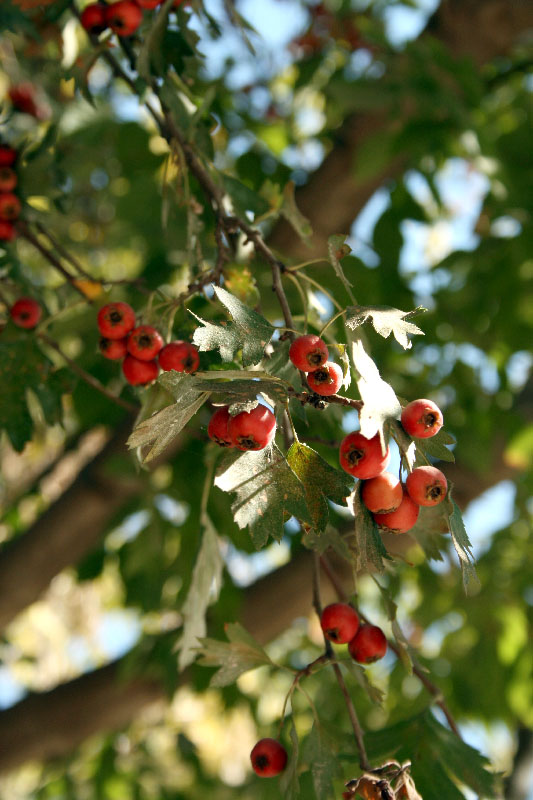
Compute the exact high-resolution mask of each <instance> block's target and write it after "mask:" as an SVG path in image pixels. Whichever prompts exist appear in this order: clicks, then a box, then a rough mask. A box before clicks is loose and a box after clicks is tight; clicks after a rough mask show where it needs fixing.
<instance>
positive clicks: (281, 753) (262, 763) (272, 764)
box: [250, 739, 287, 778]
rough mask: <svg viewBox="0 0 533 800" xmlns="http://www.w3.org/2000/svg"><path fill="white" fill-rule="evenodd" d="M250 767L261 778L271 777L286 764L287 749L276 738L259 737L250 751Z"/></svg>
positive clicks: (281, 770)
mask: <svg viewBox="0 0 533 800" xmlns="http://www.w3.org/2000/svg"><path fill="white" fill-rule="evenodd" d="M250 760H251V762H252V768H253V770H254V772H256V773H257V775H259V776H260V777H261V778H273V777H274V776H275V775H279V774H280V772H283V770H284V769H285V767H286V765H287V751H286V750H285V748H284V747H283V745H282V744H280V743H279V742H278V741H277V740H276V739H260V740H259V741H258V742H257V744H256V745H255V746H254V748H253V749H252V752H251V753H250Z"/></svg>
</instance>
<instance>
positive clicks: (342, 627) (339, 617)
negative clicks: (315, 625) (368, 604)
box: [320, 603, 359, 644]
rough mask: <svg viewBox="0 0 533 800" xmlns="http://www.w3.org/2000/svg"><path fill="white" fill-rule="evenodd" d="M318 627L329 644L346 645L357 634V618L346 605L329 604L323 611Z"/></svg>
mask: <svg viewBox="0 0 533 800" xmlns="http://www.w3.org/2000/svg"><path fill="white" fill-rule="evenodd" d="M320 625H321V627H322V630H323V631H324V636H325V637H326V639H329V640H330V642H335V643H336V644H346V642H349V641H350V640H351V639H353V637H354V636H355V634H356V633H357V629H358V628H359V616H358V614H357V611H355V609H353V608H352V607H351V606H349V605H348V603H331V605H329V606H326V608H325V609H324V610H323V612H322V615H321V617H320Z"/></svg>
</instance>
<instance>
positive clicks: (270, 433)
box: [228, 404, 276, 450]
mask: <svg viewBox="0 0 533 800" xmlns="http://www.w3.org/2000/svg"><path fill="white" fill-rule="evenodd" d="M228 433H229V436H230V439H231V443H232V445H233V446H234V447H236V448H237V449H238V450H262V449H263V448H264V447H266V446H267V444H270V442H271V441H272V439H273V438H274V435H275V433H276V417H275V416H274V414H273V413H272V411H270V409H268V408H266V406H263V405H261V404H259V405H258V406H256V407H255V408H253V409H252V410H251V411H242V412H241V413H240V414H236V415H235V416H234V417H231V419H230V420H229V422H228Z"/></svg>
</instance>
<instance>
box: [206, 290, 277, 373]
mask: <svg viewBox="0 0 533 800" xmlns="http://www.w3.org/2000/svg"><path fill="white" fill-rule="evenodd" d="M215 294H216V296H217V298H218V299H219V300H220V302H221V303H222V304H223V305H224V306H225V307H226V308H227V310H228V311H229V313H230V314H231V316H232V318H233V322H229V323H228V322H223V323H221V324H213V323H212V322H206V321H205V320H203V319H201V318H200V317H196V319H198V320H199V322H201V323H202V325H203V326H204V327H203V328H197V329H196V330H195V332H194V337H193V341H194V343H195V344H196V345H197V346H198V348H199V349H200V350H202V351H207V350H219V352H220V356H221V358H222V360H223V361H233V360H234V359H235V355H236V353H237V352H238V351H239V350H241V349H242V363H243V365H244V366H245V367H246V366H250V365H252V364H258V363H259V362H260V361H261V359H262V358H263V353H264V350H265V347H266V345H267V344H268V342H269V341H270V339H271V338H272V334H273V333H274V328H273V326H272V325H271V324H270V323H269V322H268V321H267V320H266V319H265V318H264V317H262V316H261V315H260V314H257V313H256V312H255V311H253V310H252V309H251V308H248V306H245V305H244V303H241V301H240V300H238V299H237V298H236V297H234V296H233V295H232V294H230V293H229V292H227V291H226V290H225V289H221V288H220V287H219V286H217V287H215ZM195 316H196V315H195Z"/></svg>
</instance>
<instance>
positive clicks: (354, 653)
mask: <svg viewBox="0 0 533 800" xmlns="http://www.w3.org/2000/svg"><path fill="white" fill-rule="evenodd" d="M348 650H349V652H350V655H351V657H352V658H353V659H354V661H358V662H359V664H371V663H372V662H373V661H378V660H379V659H380V658H383V656H384V655H385V653H386V652H387V638H386V636H385V634H384V633H383V631H382V630H381V628H379V627H378V626H377V625H361V627H360V628H359V630H358V631H357V633H356V634H355V636H354V638H353V639H352V640H351V642H350V643H349V644H348Z"/></svg>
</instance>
